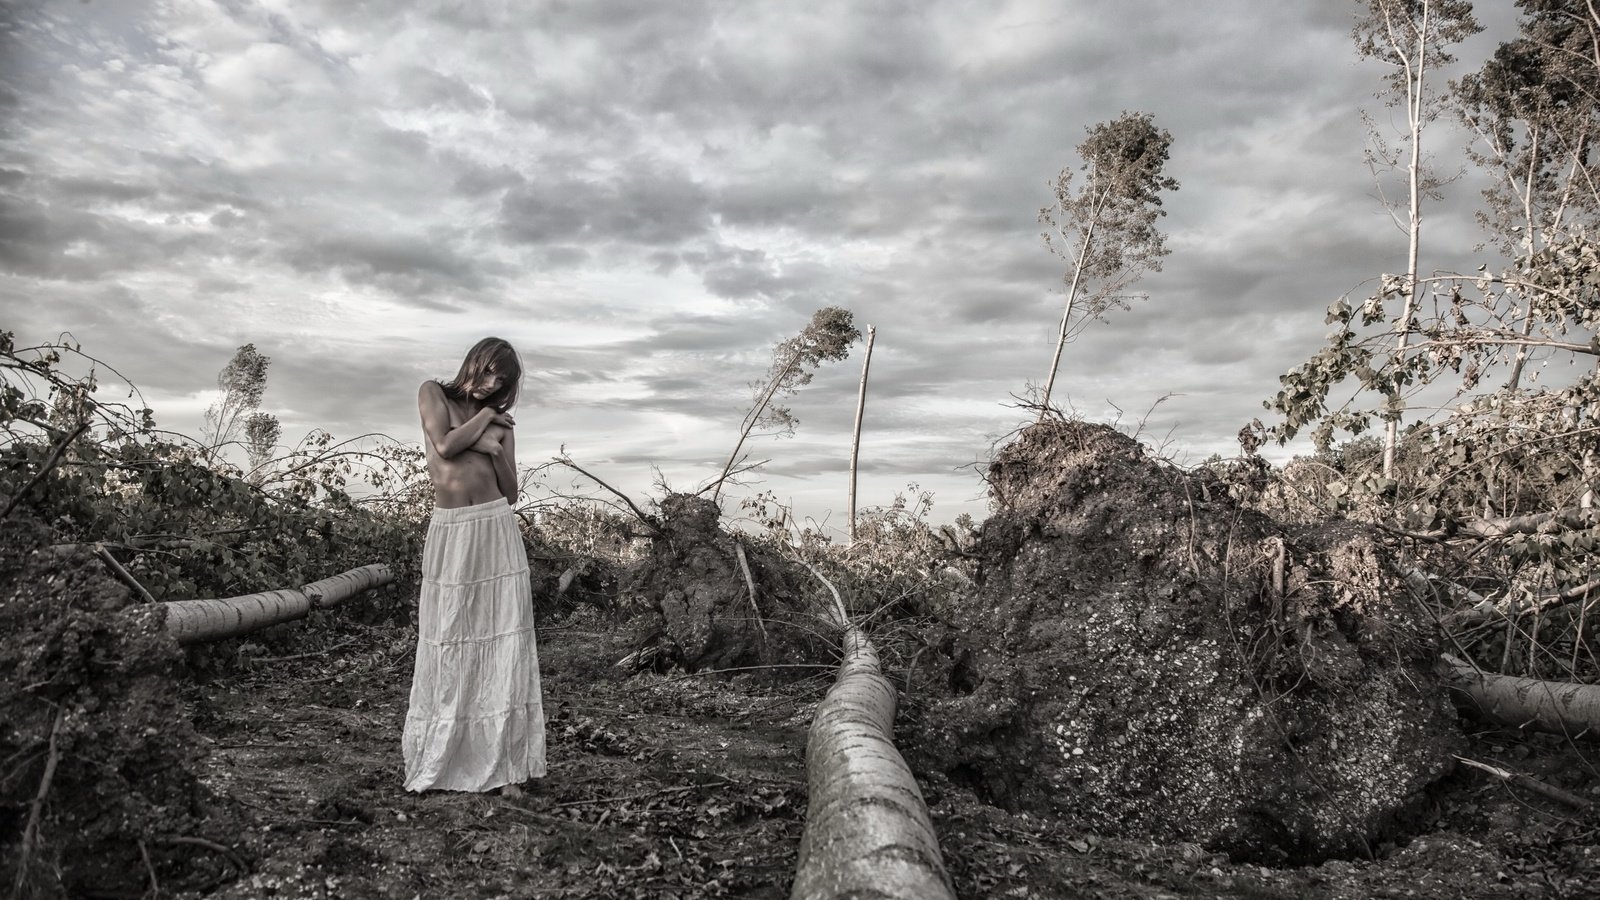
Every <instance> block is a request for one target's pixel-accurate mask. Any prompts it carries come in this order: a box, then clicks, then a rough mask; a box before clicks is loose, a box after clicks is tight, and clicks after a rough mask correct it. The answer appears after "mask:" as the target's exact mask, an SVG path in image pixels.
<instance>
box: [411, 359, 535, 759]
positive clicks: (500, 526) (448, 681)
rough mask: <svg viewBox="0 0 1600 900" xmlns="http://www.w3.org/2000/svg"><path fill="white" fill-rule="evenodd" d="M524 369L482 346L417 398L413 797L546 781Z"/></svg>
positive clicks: (412, 684) (412, 720) (412, 683)
mask: <svg viewBox="0 0 1600 900" xmlns="http://www.w3.org/2000/svg"><path fill="white" fill-rule="evenodd" d="M521 380H522V363H521V361H520V360H518V358H517V352H516V351H515V350H514V349H512V347H511V345H510V344H508V343H506V342H505V341H503V340H501V339H500V338H484V339H483V340H481V341H479V342H478V343H477V344H476V345H475V346H473V348H472V349H471V350H470V351H468V353H467V357H466V359H464V360H462V362H461V369H460V371H458V372H457V373H456V377H455V379H454V380H453V381H449V382H445V383H443V384H441V383H439V382H437V381H427V382H424V383H423V385H422V388H421V390H420V391H418V393H417V407H418V409H419V411H420V412H421V413H422V430H423V433H424V435H425V441H424V443H425V445H426V450H427V458H428V477H429V478H431V479H432V480H433V487H434V510H433V518H432V519H431V520H430V521H429V523H428V538H427V542H426V543H425V544H424V545H423V549H422V603H421V609H420V611H419V614H418V624H417V668H416V673H415V675H414V676H413V678H412V682H411V706H410V709H409V710H408V711H407V712H406V725H405V735H404V739H403V742H402V743H403V749H404V752H405V761H406V783H405V787H406V790H408V791H426V790H433V789H437V790H452V791H488V790H492V789H494V788H496V787H500V786H501V785H507V784H519V783H521V782H524V781H527V780H528V779H529V778H538V777H542V776H543V775H544V774H545V758H544V753H545V744H544V707H543V705H542V703H541V701H540V696H539V649H538V644H537V642H536V639H535V637H534V632H533V599H532V592H531V588H530V584H529V580H528V558H527V554H526V553H525V552H524V551H523V548H522V534H521V532H520V531H519V530H518V529H517V519H516V516H515V514H513V513H512V511H511V504H513V503H515V502H516V500H517V470H516V442H515V440H514V432H513V431H512V428H513V427H514V426H515V424H516V423H515V422H514V421H513V419H512V417H511V414H510V413H509V412H508V410H510V409H511V407H512V405H514V404H515V403H516V400H517V390H518V386H519V384H520V383H521Z"/></svg>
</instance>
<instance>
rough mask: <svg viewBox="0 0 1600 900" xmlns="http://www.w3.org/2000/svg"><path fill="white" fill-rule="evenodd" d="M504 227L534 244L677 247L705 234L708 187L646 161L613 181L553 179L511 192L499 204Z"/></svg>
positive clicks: (517, 238) (509, 233) (708, 215)
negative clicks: (619, 244) (625, 244)
mask: <svg viewBox="0 0 1600 900" xmlns="http://www.w3.org/2000/svg"><path fill="white" fill-rule="evenodd" d="M500 217H501V228H502V230H503V231H504V233H505V234H506V235H507V237H509V238H510V239H512V240H514V241H518V242H523V243H530V244H550V243H564V242H573V241H584V242H596V243H600V244H604V243H606V242H608V241H620V242H625V243H630V244H643V245H652V246H676V245H678V244H681V243H683V242H685V241H688V240H692V239H694V238H697V237H700V236H702V235H704V234H706V233H707V232H708V231H709V230H710V228H711V224H712V222H711V208H710V203H709V198H708V195H707V192H706V190H705V188H704V187H702V186H701V185H700V184H698V183H697V182H695V181H694V180H693V179H692V178H691V177H689V176H688V175H687V174H686V173H683V172H664V171H659V170H657V167H655V166H652V165H650V164H648V163H643V162H641V163H640V164H639V165H637V166H634V165H628V166H625V167H624V171H623V172H622V173H621V174H620V175H618V176H614V177H610V178H596V179H592V180H591V179H583V178H577V177H565V176H554V175H552V176H550V177H547V178H544V179H540V180H537V181H530V182H528V183H526V184H523V185H520V186H518V187H515V188H512V189H511V190H510V191H509V192H507V194H506V196H505V199H504V200H502V201H501V204H500Z"/></svg>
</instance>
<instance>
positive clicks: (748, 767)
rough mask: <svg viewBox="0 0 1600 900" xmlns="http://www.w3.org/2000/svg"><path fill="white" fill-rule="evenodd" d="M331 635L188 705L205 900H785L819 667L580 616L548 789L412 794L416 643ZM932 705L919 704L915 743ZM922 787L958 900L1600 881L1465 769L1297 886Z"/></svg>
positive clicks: (1556, 756) (1598, 863) (1556, 889)
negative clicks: (202, 817) (408, 761)
mask: <svg viewBox="0 0 1600 900" xmlns="http://www.w3.org/2000/svg"><path fill="white" fill-rule="evenodd" d="M334 629H335V630H334V631H331V632H330V633H328V634H326V635H325V636H319V637H316V638H313V639H312V640H310V641H308V643H310V644H312V645H313V646H316V645H320V646H327V647H332V646H335V645H337V644H339V643H340V642H348V643H344V644H343V645H342V646H341V647H339V649H337V650H336V651H334V652H330V653H326V654H322V655H315V656H309V657H301V658H297V659H277V660H275V659H273V658H271V657H266V658H259V657H258V658H256V659H255V660H253V661H252V662H251V663H250V664H249V665H248V667H247V668H246V667H240V668H239V669H238V670H237V671H236V672H235V673H234V674H231V675H228V676H225V677H216V678H214V679H212V680H210V681H209V682H207V683H194V684H191V685H189V686H188V687H187V688H185V693H186V700H187V701H188V704H189V707H190V709H191V712H192V716H193V718H194V721H195V726H196V729H197V730H198V732H199V734H200V742H201V744H202V745H203V750H204V751H205V757H204V759H203V761H202V763H201V770H200V771H201V778H202V780H203V781H204V782H205V783H206V784H207V785H208V786H209V787H210V788H211V790H212V791H213V792H215V794H217V795H218V796H219V797H221V798H224V801H223V802H227V803H230V804H232V806H233V807H235V808H236V809H237V812H238V819H239V820H240V821H241V822H242V824H241V825H240V826H239V828H238V830H237V831H236V832H234V833H215V834H213V833H206V834H200V835H195V837H197V838H200V839H202V840H204V841H206V842H207V844H210V845H212V847H215V848H218V849H212V847H208V846H205V845H201V844H196V845H193V847H192V849H193V851H194V852H195V853H196V854H199V855H208V856H209V857H210V862H211V864H212V865H214V866H216V867H217V868H218V870H219V872H220V873H221V874H223V875H225V876H226V879H227V880H225V881H224V883H222V884H221V885H220V886H218V887H216V888H215V889H214V890H213V891H211V892H210V893H207V894H204V896H214V897H228V898H247V897H249V898H254V897H296V898H299V897H319V898H320V897H328V898H332V897H405V898H411V897H418V896H421V897H446V896H448V897H485V898H492V897H592V898H602V897H603V898H616V897H638V898H700V897H756V898H763V897H770V898H780V897H786V896H787V894H788V888H789V883H790V879H791V876H792V872H793V868H794V863H795V852H796V848H797V847H798V844H799V839H800V833H801V830H802V828H803V825H804V812H805V784H804V744H805V732H806V727H807V725H808V724H809V721H810V717H811V713H812V710H813V709H814V706H815V704H816V702H817V701H818V700H819V699H821V697H822V694H823V693H824V691H825V689H826V686H827V684H828V682H829V680H830V678H831V672H830V671H828V670H827V669H819V670H818V671H816V672H815V673H808V672H806V671H804V670H794V669H786V670H781V671H778V672H776V673H774V672H754V673H740V674H735V675H707V674H701V675H694V676H684V675H682V674H665V675H663V674H655V673H641V674H628V673H624V672H621V671H618V670H615V669H613V668H612V667H611V665H610V663H611V661H613V660H615V659H618V658H620V657H621V656H623V655H625V654H626V653H627V652H628V651H629V650H630V649H631V645H630V643H629V639H628V636H627V629H624V628H619V627H614V626H613V625H612V624H611V623H610V622H609V621H606V620H603V619H600V618H598V617H596V616H594V615H590V614H586V613H579V614H578V615H576V616H574V617H573V618H571V619H569V620H567V621H565V622H562V623H560V624H559V625H555V626H550V627H547V628H546V629H545V630H544V631H543V632H542V634H541V641H540V643H541V659H542V665H543V677H544V685H545V691H546V698H545V699H546V704H547V711H548V712H549V714H550V731H549V739H550V743H549V746H550V776H549V777H548V778H546V779H544V780H542V781H537V782H532V783H530V784H528V785H527V786H525V787H523V788H521V789H516V790H505V791H502V792H499V793H495V794H490V795H470V794H457V793H429V794H424V795H415V794H408V793H405V792H404V791H402V790H401V789H400V787H399V785H400V781H401V763H400V757H399V736H400V728H401V723H402V720H403V716H404V713H405V703H406V694H407V690H408V688H409V682H410V664H411V663H410V657H411V652H412V645H411V640H413V635H412V634H410V633H409V632H408V631H407V630H406V629H404V628H394V627H390V628H369V627H358V626H339V625H335V626H334ZM341 632H342V633H341ZM890 675H891V677H893V678H895V679H896V680H897V681H898V680H899V677H900V676H899V674H898V673H894V672H890ZM930 709H931V707H930V706H928V705H926V704H924V703H923V702H921V701H919V699H918V698H917V697H916V696H912V697H910V698H909V701H908V702H907V703H906V705H905V706H904V707H903V708H902V710H901V717H902V719H901V721H902V722H903V723H906V724H907V725H915V724H916V721H917V718H918V717H920V716H924V715H926V714H928V712H929V710H930ZM1467 744H1468V749H1467V751H1466V755H1468V756H1469V757H1471V758H1476V759H1483V760H1488V761H1493V762H1497V763H1499V764H1502V765H1506V766H1508V767H1510V768H1513V769H1515V770H1517V771H1520V772H1524V773H1527V774H1530V775H1534V776H1536V777H1539V778H1542V779H1545V780H1547V781H1550V782H1552V783H1556V784H1560V785H1561V786H1563V787H1566V788H1567V789H1569V790H1573V791H1576V792H1579V793H1581V794H1583V795H1584V796H1590V797H1594V798H1595V799H1596V800H1597V801H1600V771H1597V768H1596V763H1597V762H1600V753H1597V752H1596V751H1595V748H1594V747H1593V745H1589V746H1587V747H1585V748H1582V749H1578V748H1574V746H1573V745H1571V744H1570V743H1565V742H1560V741H1554V740H1547V739H1535V740H1532V741H1523V740H1510V739H1507V738H1503V737H1501V736H1499V735H1497V734H1495V733H1485V734H1477V735H1471V736H1469V738H1468V742H1467ZM917 774H918V777H919V779H921V783H922V786H923V790H924V792H925V793H926V795H927V799H928V801H929V805H930V808H931V811H932V814H933V818H934V822H935V825H936V827H937V828H938V830H939V833H940V839H941V844H942V847H943V849H944V853H945V855H946V863H947V865H948V867H949V869H950V871H951V873H952V875H953V877H954V879H955V886H956V891H957V894H958V896H961V897H963V898H990V897H993V898H1002V897H1018V898H1028V897H1037V898H1054V897H1062V898H1065V897H1103V898H1149V900H1155V898H1179V897H1237V898H1261V897H1284V896H1291V897H1311V898H1340V900H1343V898H1367V897H1430V898H1434V897H1438V898H1447V897H1462V898H1467V897H1486V898H1523V897H1582V896H1592V895H1593V894H1592V891H1593V886H1594V885H1597V884H1600V849H1597V846H1600V817H1597V815H1596V814H1595V813H1594V812H1592V811H1591V812H1589V813H1587V814H1582V813H1577V812H1575V811H1573V810H1571V809H1568V808H1565V807H1561V806H1558V805H1555V804H1553V803H1552V802H1550V801H1546V800H1543V799H1541V798H1539V797H1537V796H1534V795H1529V794H1526V793H1524V792H1518V791H1514V790H1508V789H1507V788H1505V787H1502V786H1501V785H1499V784H1491V783H1489V782H1487V781H1486V780H1485V779H1484V778H1483V777H1482V776H1480V775H1477V774H1475V773H1473V772H1470V771H1462V772H1459V773H1457V774H1456V775H1454V776H1452V777H1451V778H1449V779H1447V780H1446V781H1445V782H1444V784H1443V785H1441V788H1440V790H1439V792H1438V794H1437V796H1436V798H1435V805H1434V806H1433V807H1432V808H1431V809H1430V810H1429V811H1428V813H1427V814H1428V816H1429V819H1430V821H1429V822H1428V823H1427V824H1424V825H1422V826H1421V831H1422V833H1421V835H1420V836H1419V837H1417V838H1415V839H1413V840H1410V841H1409V842H1407V843H1406V845H1404V846H1386V847H1383V848H1379V851H1380V858H1378V859H1374V860H1363V861H1355V862H1345V861H1334V862H1328V863H1324V864H1322V865H1319V866H1314V867H1305V868H1283V869H1272V868H1262V867H1259V866H1255V865H1237V864H1232V863H1229V862H1228V861H1227V860H1226V859H1225V858H1224V857H1222V856H1218V855H1211V854H1207V853H1206V852H1204V851H1202V850H1201V849H1200V848H1199V847H1198V846H1197V845H1194V844H1159V843H1151V842H1141V841H1130V840H1118V839H1113V838H1109V837H1103V836H1101V835H1097V834H1095V833H1093V832H1089V831H1084V830H1080V829H1078V828H1075V827H1074V826H1073V825H1071V824H1070V823H1067V822H1064V821H1061V820H1058V819H1054V818H1051V817H1049V816H1045V815H1039V814H1024V813H1009V812H1006V811H1003V810H1000V809H998V808H996V807H993V806H989V805H986V804H984V803H982V802H979V800H978V799H977V798H976V797H975V796H974V795H973V794H972V793H971V792H970V791H969V790H968V789H967V788H966V787H964V786H961V785H958V784H954V783H951V782H950V781H949V780H947V779H945V778H943V777H942V776H939V775H937V774H933V773H925V772H919V773H917ZM223 850H225V851H226V852H225V853H224V852H222V851H223ZM139 894H140V891H139V890H137V889H133V890H130V891H129V892H128V896H136V895H139ZM189 896H201V895H200V894H190V895H189Z"/></svg>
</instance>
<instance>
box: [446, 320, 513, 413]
mask: <svg viewBox="0 0 1600 900" xmlns="http://www.w3.org/2000/svg"><path fill="white" fill-rule="evenodd" d="M490 369H493V370H494V371H495V373H496V374H499V375H504V376H505V381H504V382H503V383H502V384H501V385H500V389H499V390H498V391H495V392H494V393H492V394H490V395H489V396H488V397H486V398H484V401H483V405H484V406H492V407H494V408H495V410H496V411H498V412H505V411H506V410H508V409H510V408H511V407H513V406H515V405H516V403H517V390H518V388H520V387H521V385H522V360H521V359H520V358H519V357H518V356H517V351H516V349H515V348H513V347H512V346H511V344H510V343H509V342H507V341H505V340H503V339H501V338H497V337H486V338H484V339H483V340H481V341H479V342H477V343H476V344H473V345H472V349H471V350H468V351H467V357H466V359H463V360H462V361H461V369H460V370H459V371H457V372H456V377H455V378H453V379H451V380H450V381H446V382H444V393H445V396H447V397H449V398H450V399H451V400H455V401H458V402H459V401H462V400H466V399H468V398H467V391H468V389H469V388H471V386H472V385H475V384H477V383H478V382H479V381H480V380H482V379H483V377H484V376H485V375H486V374H488V372H489V370H490Z"/></svg>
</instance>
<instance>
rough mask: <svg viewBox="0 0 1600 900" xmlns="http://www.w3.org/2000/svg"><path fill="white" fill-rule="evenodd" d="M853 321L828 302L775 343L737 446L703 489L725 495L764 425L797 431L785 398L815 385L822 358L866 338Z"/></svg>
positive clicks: (774, 430)
mask: <svg viewBox="0 0 1600 900" xmlns="http://www.w3.org/2000/svg"><path fill="white" fill-rule="evenodd" d="M853 320H854V315H853V314H852V313H851V312H850V311H849V310H847V309H843V308H841V307H837V306H828V307H824V308H822V309H819V310H817V311H816V312H815V313H813V314H812V316H811V321H810V322H809V323H807V325H806V327H805V328H804V329H802V330H801V332H800V333H799V334H798V335H796V336H794V337H792V338H789V339H787V340H784V341H779V342H778V345H777V346H776V347H774V348H773V352H772V366H771V367H770V368H769V369H768V370H767V377H766V378H764V379H762V380H760V381H757V382H755V383H754V384H753V385H752V387H753V388H754V395H755V399H754V401H753V402H752V403H751V405H750V409H749V411H747V412H746V413H745V414H744V419H743V420H741V421H740V423H739V439H738V441H736V442H735V443H734V445H733V452H732V453H730V454H728V461H727V462H725V463H723V465H722V471H721V472H720V473H718V475H717V478H716V480H715V481H713V482H711V484H709V485H707V486H706V487H705V488H703V489H702V492H704V491H705V490H710V491H711V498H712V499H713V500H715V499H716V498H717V497H718V496H720V495H721V493H722V485H723V484H724V483H725V482H726V481H727V480H728V477H729V476H730V475H731V474H733V470H734V467H735V466H736V465H737V464H738V462H739V452H740V451H741V450H743V449H744V444H745V441H746V440H748V439H749V438H750V435H751V434H752V433H753V432H755V430H756V429H758V428H764V429H767V430H768V431H769V432H770V433H773V434H793V433H794V427H795V425H796V424H798V422H797V420H796V419H795V417H794V414H793V413H792V412H790V410H789V408H788V407H787V406H785V405H783V404H782V403H781V402H779V401H780V399H782V398H786V397H790V396H792V395H793V394H794V393H795V392H796V391H798V390H799V389H800V388H802V387H804V386H806V385H808V384H810V383H811V377H812V375H813V374H814V372H815V370H816V369H817V367H819V366H820V365H822V364H823V363H825V362H830V361H836V360H841V359H844V358H845V357H846V356H849V355H850V346H851V345H852V344H854V343H855V342H856V341H858V340H860V339H861V331H860V330H859V329H857V328H856V327H855V325H854V324H853Z"/></svg>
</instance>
